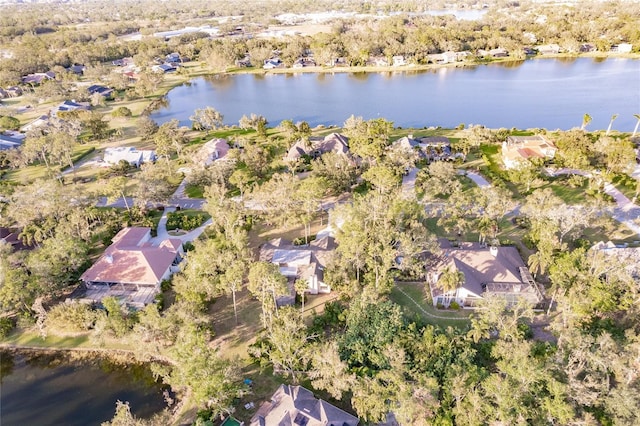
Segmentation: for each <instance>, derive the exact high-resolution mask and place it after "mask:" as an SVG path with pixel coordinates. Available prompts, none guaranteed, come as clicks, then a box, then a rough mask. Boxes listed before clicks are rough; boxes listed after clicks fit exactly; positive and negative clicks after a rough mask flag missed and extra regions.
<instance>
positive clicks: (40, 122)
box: [20, 115, 51, 133]
mask: <svg viewBox="0 0 640 426" xmlns="http://www.w3.org/2000/svg"><path fill="white" fill-rule="evenodd" d="M50 120H51V117H49V116H48V115H41V116H40V117H38V118H36V119H35V120H33V121H32V122H30V123H27V124H25V125H24V126H22V127H21V128H20V131H21V132H25V133H26V132H30V131H32V130H35V129H38V128H40V127H45V126H48V125H49V121H50Z"/></svg>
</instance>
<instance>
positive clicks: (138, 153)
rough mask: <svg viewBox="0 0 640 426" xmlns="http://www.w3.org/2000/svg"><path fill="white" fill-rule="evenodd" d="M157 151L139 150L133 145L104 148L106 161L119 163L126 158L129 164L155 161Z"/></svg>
mask: <svg viewBox="0 0 640 426" xmlns="http://www.w3.org/2000/svg"><path fill="white" fill-rule="evenodd" d="M155 156H156V153H155V151H153V150H137V149H136V148H134V147H132V146H120V147H115V148H106V149H105V150H104V157H103V159H104V162H105V163H109V164H118V163H119V162H120V161H122V160H124V161H126V162H127V163H129V164H136V165H138V164H140V163H142V162H145V161H154V160H155Z"/></svg>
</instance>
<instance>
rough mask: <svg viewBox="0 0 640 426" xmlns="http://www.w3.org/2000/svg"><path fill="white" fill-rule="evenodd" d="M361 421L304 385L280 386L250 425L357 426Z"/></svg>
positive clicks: (261, 407)
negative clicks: (317, 396) (318, 397)
mask: <svg viewBox="0 0 640 426" xmlns="http://www.w3.org/2000/svg"><path fill="white" fill-rule="evenodd" d="M359 422H360V420H359V419H358V418H357V417H355V416H353V415H351V414H349V413H347V412H346V411H343V410H341V409H339V408H338V407H335V406H334V405H331V404H329V403H328V402H326V401H323V400H321V399H316V397H315V396H314V395H313V393H312V392H311V391H309V390H308V389H305V388H303V387H302V386H291V385H280V387H279V388H278V389H277V390H276V392H275V393H274V394H273V396H272V397H271V400H270V401H267V402H265V403H264V404H262V405H261V406H260V409H259V410H258V412H257V413H256V414H255V415H254V416H253V417H252V418H251V423H250V425H251V426H257V425H282V426H284V425H291V426H293V425H301V426H329V425H332V426H357V425H358V423H359Z"/></svg>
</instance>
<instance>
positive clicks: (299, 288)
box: [293, 280, 309, 313]
mask: <svg viewBox="0 0 640 426" xmlns="http://www.w3.org/2000/svg"><path fill="white" fill-rule="evenodd" d="M293 287H294V289H295V291H296V293H298V295H299V296H300V301H301V302H302V307H301V308H300V313H303V312H304V294H305V292H306V291H307V288H309V284H308V283H307V282H306V281H305V280H296V282H295V283H294V284H293Z"/></svg>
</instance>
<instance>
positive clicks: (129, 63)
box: [111, 58, 135, 67]
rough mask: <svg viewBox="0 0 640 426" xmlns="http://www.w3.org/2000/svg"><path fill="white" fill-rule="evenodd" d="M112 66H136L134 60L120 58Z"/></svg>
mask: <svg viewBox="0 0 640 426" xmlns="http://www.w3.org/2000/svg"><path fill="white" fill-rule="evenodd" d="M111 64H112V65H114V66H116V67H129V66H135V63H134V62H133V58H120V59H116V60H114V61H111Z"/></svg>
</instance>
